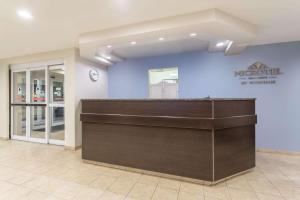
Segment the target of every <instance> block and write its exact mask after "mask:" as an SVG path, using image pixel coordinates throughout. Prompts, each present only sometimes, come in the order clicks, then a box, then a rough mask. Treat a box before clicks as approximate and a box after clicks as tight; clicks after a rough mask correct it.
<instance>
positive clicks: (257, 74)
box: [234, 62, 282, 85]
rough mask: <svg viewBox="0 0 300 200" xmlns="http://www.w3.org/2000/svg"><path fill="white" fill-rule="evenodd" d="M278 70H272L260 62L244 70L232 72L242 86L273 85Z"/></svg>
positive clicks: (278, 73)
mask: <svg viewBox="0 0 300 200" xmlns="http://www.w3.org/2000/svg"><path fill="white" fill-rule="evenodd" d="M281 74H282V72H281V70H280V68H272V67H269V66H267V65H266V64H264V63H262V62H256V63H254V64H252V65H250V66H249V67H248V68H247V69H246V70H237V71H234V76H235V77H239V79H240V80H241V84H242V85H247V84H251V85H252V84H275V83H276V78H277V76H278V75H281Z"/></svg>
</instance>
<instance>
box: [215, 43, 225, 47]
mask: <svg viewBox="0 0 300 200" xmlns="http://www.w3.org/2000/svg"><path fill="white" fill-rule="evenodd" d="M224 45H225V43H224V42H218V43H217V44H216V47H222V46H224Z"/></svg>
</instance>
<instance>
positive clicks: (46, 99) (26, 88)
mask: <svg viewBox="0 0 300 200" xmlns="http://www.w3.org/2000/svg"><path fill="white" fill-rule="evenodd" d="M63 72H64V70H63V65H59V66H54V67H53V66H51V67H48V66H47V67H40V68H34V69H26V68H25V69H23V70H20V69H19V70H12V73H11V76H12V78H11V81H12V82H11V94H12V97H11V122H12V123H11V137H12V139H16V140H24V141H32V142H39V143H53V144H61V145H63V144H64V73H63Z"/></svg>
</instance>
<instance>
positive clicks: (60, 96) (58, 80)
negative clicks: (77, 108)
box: [49, 69, 65, 103]
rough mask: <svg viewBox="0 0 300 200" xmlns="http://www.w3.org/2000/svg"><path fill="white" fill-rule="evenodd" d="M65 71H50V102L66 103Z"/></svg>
mask: <svg viewBox="0 0 300 200" xmlns="http://www.w3.org/2000/svg"><path fill="white" fill-rule="evenodd" d="M64 78H65V75H64V70H63V69H53V70H49V82H50V102H51V103H64Z"/></svg>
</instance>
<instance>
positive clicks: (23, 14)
mask: <svg viewBox="0 0 300 200" xmlns="http://www.w3.org/2000/svg"><path fill="white" fill-rule="evenodd" d="M17 15H18V16H19V17H21V18H22V19H28V20H29V19H32V18H33V16H32V14H31V13H30V12H29V11H28V10H17Z"/></svg>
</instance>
